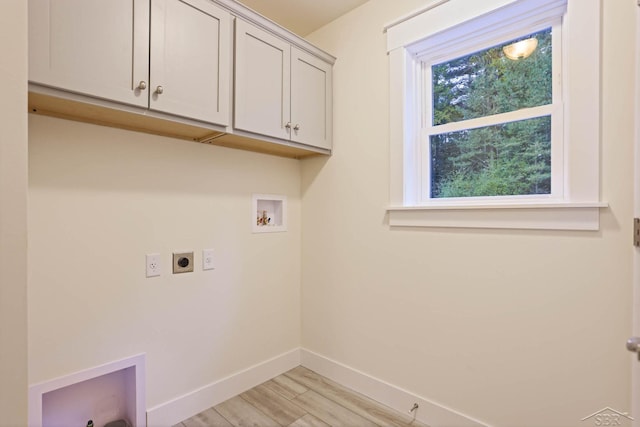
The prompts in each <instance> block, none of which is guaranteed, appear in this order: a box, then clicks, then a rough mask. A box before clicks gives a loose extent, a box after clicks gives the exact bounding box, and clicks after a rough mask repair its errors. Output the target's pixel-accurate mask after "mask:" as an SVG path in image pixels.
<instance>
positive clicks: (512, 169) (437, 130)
mask: <svg viewBox="0 0 640 427" xmlns="http://www.w3.org/2000/svg"><path fill="white" fill-rule="evenodd" d="M552 39H553V38H552V29H551V28H547V29H544V30H542V31H538V32H535V33H532V34H525V35H523V36H521V37H518V38H516V39H512V40H508V41H506V42H504V43H501V44H499V45H497V46H493V47H490V48H486V49H483V50H479V51H476V52H473V53H470V54H466V55H464V56H460V57H456V58H453V59H447V60H445V61H441V60H440V61H438V62H435V61H425V62H424V65H425V67H424V68H425V71H426V76H428V79H429V80H430V81H429V82H427V84H426V85H425V86H427V87H428V88H429V90H428V91H427V96H428V100H427V101H426V102H425V104H427V103H430V104H431V108H430V109H427V111H428V113H429V115H430V117H428V118H427V123H430V126H427V127H426V131H425V136H424V138H425V144H426V145H427V150H426V152H427V153H428V156H429V160H428V161H427V162H425V163H427V164H426V165H425V166H426V168H427V173H426V174H425V175H426V177H428V178H427V179H428V182H427V185H426V187H427V189H428V190H427V191H428V194H427V198H431V199H436V198H458V197H493V196H532V195H550V194H551V193H552V185H551V180H552V170H551V164H552V149H551V148H552V147H551V146H552V134H553V133H552V122H553V120H556V121H559V120H558V118H555V119H554V118H553V117H552V111H553V109H552V104H553V87H554V85H553V70H552V66H553V40H552ZM523 40H528V41H532V42H533V43H534V45H535V50H534V51H533V52H532V53H530V54H529V55H528V56H526V57H522V56H521V57H515V58H509V57H508V56H507V55H506V54H505V46H510V45H513V44H514V43H516V42H519V41H523ZM429 110H430V111H429ZM556 143H558V144H559V143H561V142H560V141H557V142H556Z"/></svg>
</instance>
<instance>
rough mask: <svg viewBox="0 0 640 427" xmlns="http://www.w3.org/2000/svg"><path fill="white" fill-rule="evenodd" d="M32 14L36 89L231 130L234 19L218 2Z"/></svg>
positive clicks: (39, 8)
mask: <svg viewBox="0 0 640 427" xmlns="http://www.w3.org/2000/svg"><path fill="white" fill-rule="evenodd" d="M29 14H30V16H29V19H30V21H29V80H30V81H31V82H32V83H38V84H41V85H45V86H50V87H54V88H57V89H64V90H68V91H71V92H76V93H80V94H83V95H90V96H93V97H98V98H103V99H107V100H111V101H117V102H122V103H126V104H132V105H138V106H142V107H148V108H150V109H152V110H155V111H160V112H164V113H170V114H174V115H178V116H182V117H186V118H190V119H196V120H201V121H205V122H208V123H214V124H218V125H228V124H229V122H230V99H229V93H230V85H231V80H230V74H231V73H230V67H231V28H230V25H231V15H230V14H229V12H227V11H225V10H223V9H221V8H219V7H217V6H215V5H214V4H213V3H211V2H210V1H208V0H29ZM150 23H151V24H150ZM149 46H151V48H150V49H151V50H149Z"/></svg>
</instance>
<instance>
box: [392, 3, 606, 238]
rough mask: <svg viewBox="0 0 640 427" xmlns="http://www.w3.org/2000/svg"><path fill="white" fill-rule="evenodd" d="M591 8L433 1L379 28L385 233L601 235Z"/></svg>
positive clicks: (595, 16)
mask: <svg viewBox="0 0 640 427" xmlns="http://www.w3.org/2000/svg"><path fill="white" fill-rule="evenodd" d="M599 7H600V5H599V0H511V1H505V0H487V1H483V2H477V1H475V0H437V1H434V2H431V3H430V5H428V6H427V7H426V8H425V10H423V11H421V12H417V13H415V14H412V15H411V16H409V17H408V18H405V19H402V20H401V21H400V22H399V23H394V24H391V25H390V26H388V27H387V28H386V30H387V42H388V47H389V49H388V50H389V56H390V77H391V86H390V87H391V111H390V118H391V156H392V164H391V171H392V176H391V187H392V193H391V205H392V207H391V208H390V209H389V213H390V224H391V225H392V226H403V225H408V226H454V227H456V226H460V227H489V228H538V229H539V228H543V229H581V230H584V229H590V230H593V229H597V228H598V227H599V209H600V208H601V207H604V206H606V204H605V203H601V202H599V169H598V168H599V157H598V156H599V139H598V138H599V127H598V126H599V107H600V101H599V83H598V82H599V74H598V70H599V43H600V33H599V20H600V17H599ZM576 28H579V29H583V30H584V29H585V28H589V29H590V31H589V34H588V36H586V37H584V33H580V31H578V30H575V29H576ZM425 29H428V30H425ZM594 30H595V31H594ZM527 47H529V49H528V50H527V49H526V48H527ZM585 70H588V71H586V72H585ZM582 103H584V104H582ZM568 106H571V111H569V110H568Z"/></svg>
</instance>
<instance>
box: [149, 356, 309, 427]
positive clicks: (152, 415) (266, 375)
mask: <svg viewBox="0 0 640 427" xmlns="http://www.w3.org/2000/svg"><path fill="white" fill-rule="evenodd" d="M299 365H300V349H299V348H296V349H294V350H291V351H289V352H287V353H284V354H281V355H279V356H276V357H274V358H272V359H270V360H267V361H265V362H262V363H259V364H257V365H255V366H252V367H250V368H247V369H245V370H243V371H240V372H238V373H235V374H233V375H230V376H228V377H226V378H223V379H221V380H218V381H216V382H214V383H211V384H209V385H206V386H204V387H201V388H200V389H198V390H195V391H193V392H191V393H187V394H185V395H184V396H180V397H177V398H175V399H173V400H171V401H169V402H165V403H163V404H160V405H158V406H155V407H153V408H151V409H149V410H147V427H170V426H173V425H175V424H177V423H179V422H180V421H183V420H185V419H187V418H189V417H192V416H193V415H195V414H198V413H200V412H202V411H204V410H205V409H207V408H210V407H212V406H215V405H217V404H219V403H222V402H224V401H225V400H227V399H230V398H232V397H234V396H236V395H238V394H240V393H243V392H245V391H247V390H249V389H250V388H253V387H255V386H257V385H258V384H262V383H263V382H265V381H268V380H270V379H271V378H273V377H277V376H278V375H280V374H282V373H284V372H286V371H288V370H290V369H293V368H295V367H296V366H299Z"/></svg>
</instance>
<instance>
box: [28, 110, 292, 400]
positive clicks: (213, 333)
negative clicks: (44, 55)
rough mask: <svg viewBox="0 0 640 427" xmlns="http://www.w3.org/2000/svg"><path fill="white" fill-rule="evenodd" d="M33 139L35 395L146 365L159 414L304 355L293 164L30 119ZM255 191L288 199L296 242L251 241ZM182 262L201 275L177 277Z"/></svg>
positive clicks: (256, 237) (287, 236)
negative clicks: (212, 265) (204, 258)
mask: <svg viewBox="0 0 640 427" xmlns="http://www.w3.org/2000/svg"><path fill="white" fill-rule="evenodd" d="M29 132H30V134H29V150H30V155H29V195H30V209H29V228H30V237H29V262H30V267H29V271H30V284H29V382H30V383H31V384H34V383H38V382H41V381H45V380H49V379H52V378H55V377H58V376H61V375H65V374H68V373H71V372H76V371H79V370H83V369H87V368H91V367H94V366H97V365H100V364H103V363H106V362H110V361H114V360H118V359H121V358H124V357H128V356H131V355H134V354H137V353H146V354H147V405H146V406H147V408H151V407H153V406H156V405H160V404H162V403H165V402H167V401H169V400H171V399H173V398H176V397H179V396H181V395H183V394H185V393H189V392H193V391H195V390H197V389H198V388H200V387H203V386H205V385H207V384H210V383H212V382H214V381H216V380H219V379H221V378H224V377H226V376H228V375H230V374H233V373H235V372H237V371H239V370H242V369H246V368H248V367H250V366H252V365H254V364H257V363H260V362H263V361H265V360H267V359H269V358H271V357H274V356H277V355H280V354H282V353H284V352H286V351H289V350H291V349H294V348H297V347H299V345H300V265H301V259H300V246H301V226H300V216H301V214H300V163H299V162H298V161H295V160H291V159H283V158H279V157H274V156H268V155H260V154H255V153H249V152H244V151H239V150H231V149H227V148H222V147H214V146H210V145H204V144H197V143H192V142H187V141H179V140H174V139H170V138H164V137H159V136H153V135H147V134H141V133H135V132H129V131H124V130H119V129H113V128H106V127H100V126H94V125H89V124H83V123H76V122H71V121H65V120H60V119H54V118H49V117H43V116H35V115H30V116H29ZM252 193H273V194H283V195H286V196H287V197H288V206H289V221H290V223H289V231H288V232H286V233H272V234H271V233H270V234H252V233H251V224H252V221H254V220H255V214H254V213H253V212H252V206H251V202H252V200H251V196H252ZM205 248H213V249H214V250H215V256H216V261H215V262H216V266H217V268H216V269H215V270H214V271H207V272H204V271H202V268H201V251H202V249H205ZM182 250H194V251H195V257H196V259H195V263H196V271H195V272H194V273H190V274H181V275H172V274H171V268H170V258H171V253H172V251H182ZM153 252H159V253H160V254H161V255H162V269H163V272H162V276H161V277H159V278H150V279H147V278H145V254H147V253H153Z"/></svg>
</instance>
